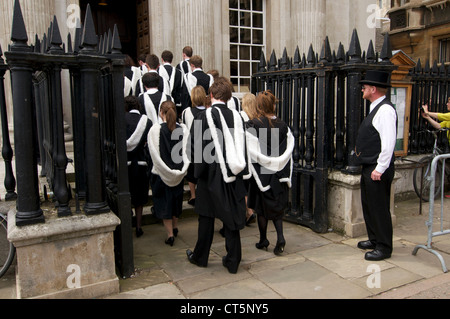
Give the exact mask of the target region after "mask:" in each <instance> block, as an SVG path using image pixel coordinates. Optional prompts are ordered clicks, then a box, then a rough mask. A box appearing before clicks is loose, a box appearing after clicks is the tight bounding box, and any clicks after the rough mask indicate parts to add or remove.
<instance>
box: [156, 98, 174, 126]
mask: <svg viewBox="0 0 450 319" xmlns="http://www.w3.org/2000/svg"><path fill="white" fill-rule="evenodd" d="M159 111H160V112H161V114H163V115H164V116H165V117H166V123H167V127H168V128H169V130H170V131H171V132H173V130H175V129H176V127H177V109H176V107H175V104H174V103H173V102H172V101H165V102H163V103H162V104H161V106H160V108H159Z"/></svg>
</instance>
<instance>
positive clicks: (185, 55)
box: [177, 46, 194, 78]
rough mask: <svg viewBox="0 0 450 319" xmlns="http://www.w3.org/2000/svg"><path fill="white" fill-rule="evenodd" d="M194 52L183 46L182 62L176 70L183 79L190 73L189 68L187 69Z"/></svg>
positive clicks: (190, 48)
mask: <svg viewBox="0 0 450 319" xmlns="http://www.w3.org/2000/svg"><path fill="white" fill-rule="evenodd" d="M193 52H194V50H192V47H190V46H185V47H184V48H183V61H181V62H180V63H179V64H178V65H177V69H178V70H180V71H181V73H182V75H183V78H184V76H185V75H186V74H187V73H190V72H191V68H190V67H189V60H190V58H191V57H192V55H193Z"/></svg>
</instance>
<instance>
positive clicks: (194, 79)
mask: <svg viewBox="0 0 450 319" xmlns="http://www.w3.org/2000/svg"><path fill="white" fill-rule="evenodd" d="M189 64H190V67H191V70H192V73H187V74H185V75H184V83H183V93H182V102H181V104H182V108H183V110H184V109H186V108H188V107H191V106H192V102H191V91H192V89H193V88H194V87H196V86H197V85H201V86H203V88H204V89H205V92H206V94H207V95H208V92H209V88H210V86H211V85H212V84H213V83H214V77H213V76H212V75H211V74H206V73H205V72H204V71H203V69H202V66H203V59H202V58H201V57H200V56H198V55H194V56H193V57H191V59H190V60H189Z"/></svg>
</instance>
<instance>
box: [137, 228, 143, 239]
mask: <svg viewBox="0 0 450 319" xmlns="http://www.w3.org/2000/svg"><path fill="white" fill-rule="evenodd" d="M142 235H144V231H143V230H142V228H136V237H137V238H139V237H141V236H142Z"/></svg>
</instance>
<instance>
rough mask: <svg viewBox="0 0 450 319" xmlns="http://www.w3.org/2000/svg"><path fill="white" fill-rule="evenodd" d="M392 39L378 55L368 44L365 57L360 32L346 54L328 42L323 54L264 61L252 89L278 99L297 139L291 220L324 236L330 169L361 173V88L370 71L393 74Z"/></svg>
mask: <svg viewBox="0 0 450 319" xmlns="http://www.w3.org/2000/svg"><path fill="white" fill-rule="evenodd" d="M391 57H392V50H391V48H390V42H389V36H388V35H386V37H385V42H384V46H383V49H382V51H381V52H380V54H376V53H375V52H374V49H373V44H372V42H370V44H369V48H368V50H367V52H366V53H363V52H362V50H361V47H360V43H359V38H358V34H357V32H356V30H355V31H354V32H353V36H352V40H351V43H350V47H349V50H348V52H345V51H344V47H343V46H342V44H341V45H340V46H339V49H338V51H337V53H336V52H332V51H331V48H330V44H329V40H328V38H326V39H325V40H324V42H323V46H322V50H321V53H320V55H317V54H316V53H315V52H314V50H313V47H312V46H311V47H310V49H309V52H308V54H307V55H305V54H303V56H301V55H300V52H299V50H298V48H297V50H296V52H295V54H294V58H293V59H290V58H289V57H288V55H287V52H286V50H284V52H283V56H282V58H281V59H280V60H277V58H276V56H275V52H273V53H272V55H271V57H270V59H269V62H268V63H267V64H266V59H265V57H264V55H262V57H261V62H260V65H259V71H258V73H256V74H254V75H253V82H252V88H253V89H252V90H253V92H254V93H258V92H260V91H263V90H271V91H272V92H273V93H274V94H275V95H276V96H277V98H278V100H279V102H278V107H277V111H278V116H280V117H281V118H282V119H283V120H284V121H285V122H287V123H288V124H289V125H290V127H291V129H292V132H293V135H294V138H295V148H294V153H293V160H294V174H293V185H292V196H291V208H290V211H289V212H288V214H287V219H289V220H292V221H295V222H297V223H299V224H302V225H306V226H309V227H311V228H312V229H313V230H315V231H318V232H324V231H326V230H327V227H328V215H327V182H328V171H329V169H339V170H342V171H344V172H345V173H348V174H358V173H359V172H360V167H359V166H358V165H355V159H354V156H352V150H353V149H354V147H355V143H356V137H357V133H358V128H359V125H360V123H361V121H362V119H363V118H364V116H365V115H366V113H367V107H366V103H364V101H363V99H362V93H361V85H359V82H360V80H361V79H362V77H363V75H364V73H365V72H366V70H368V69H380V70H385V71H388V72H392V71H393V70H394V68H395V67H394V66H393V65H392V63H391V62H390V58H391Z"/></svg>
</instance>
